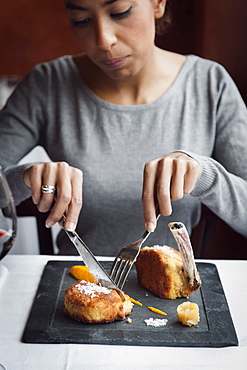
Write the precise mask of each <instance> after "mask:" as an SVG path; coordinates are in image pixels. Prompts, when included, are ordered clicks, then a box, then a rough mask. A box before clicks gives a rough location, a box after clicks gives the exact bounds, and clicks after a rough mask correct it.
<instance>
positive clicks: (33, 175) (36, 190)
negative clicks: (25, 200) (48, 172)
mask: <svg viewBox="0 0 247 370" xmlns="http://www.w3.org/2000/svg"><path fill="white" fill-rule="evenodd" d="M43 167H44V166H43V164H42V163H39V164H37V165H33V166H32V167H29V169H28V182H29V184H28V183H27V181H26V183H27V185H28V186H30V187H31V189H32V200H33V203H34V204H36V205H38V204H39V202H40V199H41V195H42V194H41V186H42V173H43Z"/></svg>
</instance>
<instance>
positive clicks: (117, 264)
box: [110, 257, 134, 290]
mask: <svg viewBox="0 0 247 370" xmlns="http://www.w3.org/2000/svg"><path fill="white" fill-rule="evenodd" d="M133 263H134V261H130V260H124V259H122V258H118V257H117V258H116V259H115V261H114V264H113V266H112V269H111V274H110V276H111V278H112V280H113V281H114V283H115V284H116V285H117V287H118V288H119V289H121V290H122V288H123V286H124V283H125V281H126V279H127V277H128V275H129V271H130V269H131V267H132V265H133Z"/></svg>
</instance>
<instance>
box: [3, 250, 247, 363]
mask: <svg viewBox="0 0 247 370" xmlns="http://www.w3.org/2000/svg"><path fill="white" fill-rule="evenodd" d="M51 259H52V260H54V259H57V260H76V259H77V257H67V256H66V257H53V256H37V255H35V256H31V255H8V256H6V257H5V258H4V259H3V261H1V264H3V265H4V266H6V267H7V268H8V274H7V276H5V280H4V281H3V283H2V285H1V284H0V364H2V365H3V366H4V367H5V369H6V370H49V369H52V370H53V369H54V370H77V369H78V370H79V369H80V370H82V369H87V370H96V369H100V370H106V369H107V370H108V369H109V370H115V369H128V370H130V369H133V370H139V369H144V370H145V369H148V370H149V369H152V370H155V369H169V370H193V369H194V370H197V369H224V370H226V369H229V370H230V369H231V370H235V369H236V370H239V369H241V370H242V369H246V368H247V320H246V316H247V287H246V281H247V261H222V260H209V261H206V262H212V263H215V264H216V266H217V268H218V271H219V275H220V278H221V281H222V285H223V288H224V291H225V295H226V298H227V301H228V304H229V307H230V311H231V315H232V318H233V322H234V325H235V328H236V332H237V336H238V339H239V346H238V347H226V348H181V347H180V348H176V347H136V346H110V345H88V344H25V343H22V342H21V338H22V335H23V331H24V329H25V325H26V322H27V319H28V317H29V313H30V310H31V307H32V302H33V299H34V297H35V293H36V290H37V287H38V284H39V281H40V277H41V274H42V272H43V268H44V266H45V264H46V262H47V261H48V260H51ZM78 260H79V258H78ZM204 262H205V261H204ZM0 368H1V367H0Z"/></svg>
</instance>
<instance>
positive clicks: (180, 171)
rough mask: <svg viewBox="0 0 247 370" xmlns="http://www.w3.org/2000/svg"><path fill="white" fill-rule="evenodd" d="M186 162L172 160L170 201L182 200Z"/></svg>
mask: <svg viewBox="0 0 247 370" xmlns="http://www.w3.org/2000/svg"><path fill="white" fill-rule="evenodd" d="M186 167H187V161H184V160H183V159H182V160H181V159H174V160H173V173H172V180H171V189H170V193H171V199H173V200H178V199H182V198H183V195H184V178H185V173H186Z"/></svg>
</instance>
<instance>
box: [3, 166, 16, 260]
mask: <svg viewBox="0 0 247 370" xmlns="http://www.w3.org/2000/svg"><path fill="white" fill-rule="evenodd" d="M16 230H17V217H16V209H15V204H14V199H13V196H12V193H11V190H10V188H9V184H8V182H7V180H6V177H5V175H4V173H3V171H2V168H1V166H0V260H1V259H2V258H3V257H4V256H5V255H6V254H7V253H8V252H9V250H10V249H11V247H12V246H13V244H14V240H15V237H16Z"/></svg>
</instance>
